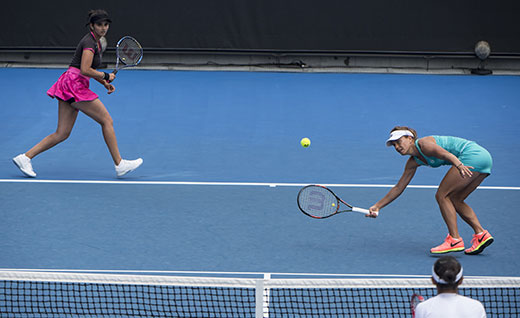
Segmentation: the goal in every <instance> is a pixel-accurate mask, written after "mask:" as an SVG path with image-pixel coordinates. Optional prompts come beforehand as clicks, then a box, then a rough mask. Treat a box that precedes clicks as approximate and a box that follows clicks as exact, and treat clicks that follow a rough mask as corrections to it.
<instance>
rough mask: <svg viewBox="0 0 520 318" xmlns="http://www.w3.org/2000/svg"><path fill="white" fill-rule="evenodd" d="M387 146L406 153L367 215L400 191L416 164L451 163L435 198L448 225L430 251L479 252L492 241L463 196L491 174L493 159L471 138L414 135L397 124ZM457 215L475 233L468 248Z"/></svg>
mask: <svg viewBox="0 0 520 318" xmlns="http://www.w3.org/2000/svg"><path fill="white" fill-rule="evenodd" d="M386 144H387V146H393V147H394V148H395V150H396V151H397V152H398V153H400V154H401V155H402V156H410V158H409V159H408V161H407V162H406V165H405V169H404V172H403V175H402V176H401V178H400V179H399V182H397V184H396V185H395V186H394V187H393V188H392V189H391V190H390V191H389V192H388V193H387V194H386V195H385V196H384V197H383V198H382V199H381V200H379V201H378V202H377V203H376V204H374V205H373V206H372V207H371V208H370V212H372V213H371V214H369V215H368V216H369V217H377V214H376V213H375V212H379V210H380V209H382V208H383V207H385V206H387V205H388V204H390V203H391V202H392V201H394V200H395V199H397V197H399V196H400V195H401V193H403V191H404V189H405V188H406V187H407V186H408V184H409V183H410V181H411V180H412V178H413V176H414V175H415V171H416V170H417V168H418V167H419V166H430V167H434V168H436V167H439V166H442V165H451V168H450V169H449V170H448V172H447V173H446V175H445V176H444V179H443V180H442V181H441V184H440V185H439V188H438V190H437V193H436V194H435V198H436V200H437V203H438V204H439V208H440V210H441V214H442V217H443V218H444V221H445V222H446V225H447V227H448V232H449V234H448V236H447V237H446V240H445V241H444V243H442V244H441V245H439V246H436V247H433V248H432V249H431V250H430V252H431V253H433V254H441V253H448V252H460V251H464V252H465V253H466V254H479V253H481V252H482V251H483V250H484V249H485V248H486V247H487V246H489V245H490V244H491V243H493V237H492V236H491V234H489V232H488V231H487V230H485V229H484V228H483V227H482V226H481V224H480V222H479V220H478V218H477V215H476V214H475V212H474V211H473V209H472V208H471V207H470V206H469V205H468V204H467V203H466V202H465V200H466V198H467V197H468V196H469V195H470V194H471V193H472V192H473V191H474V190H475V189H476V188H477V187H478V186H479V185H480V184H481V183H482V181H484V179H485V178H486V177H487V176H489V175H490V174H491V167H492V165H493V161H492V158H491V155H490V154H489V152H488V151H487V150H486V149H484V148H483V147H482V146H480V145H478V144H477V143H475V142H473V141H469V140H466V139H463V138H458V137H450V136H428V137H423V138H417V132H416V131H415V130H414V129H412V128H409V127H400V126H397V127H395V128H393V129H392V131H391V132H390V138H388V140H387V142H386ZM457 214H459V215H460V217H461V218H462V219H463V220H464V221H465V222H466V223H468V224H469V225H470V226H471V228H472V229H473V231H474V232H475V234H474V235H473V239H472V241H471V247H469V248H468V249H465V247H464V241H463V240H462V238H461V237H460V235H459V231H458V227H457Z"/></svg>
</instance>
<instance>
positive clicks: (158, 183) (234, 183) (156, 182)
mask: <svg viewBox="0 0 520 318" xmlns="http://www.w3.org/2000/svg"><path fill="white" fill-rule="evenodd" d="M0 183H69V184H125V185H199V186H200V185H202V186H264V187H304V186H306V185H309V184H313V183H275V182H194V181H193V182H192V181H122V180H43V179H0ZM316 184H321V185H323V186H326V187H343V188H391V187H393V186H394V185H393V184H355V183H353V184H342V183H330V184H328V183H316ZM408 188H415V189H437V188H438V186H436V185H408ZM478 189H482V190H520V187H497V186H480V187H478Z"/></svg>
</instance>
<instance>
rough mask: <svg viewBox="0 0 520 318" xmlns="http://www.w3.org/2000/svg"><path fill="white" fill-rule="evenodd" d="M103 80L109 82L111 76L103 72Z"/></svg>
mask: <svg viewBox="0 0 520 318" xmlns="http://www.w3.org/2000/svg"><path fill="white" fill-rule="evenodd" d="M103 79H104V80H105V81H107V82H108V80H109V79H110V74H108V73H107V72H103Z"/></svg>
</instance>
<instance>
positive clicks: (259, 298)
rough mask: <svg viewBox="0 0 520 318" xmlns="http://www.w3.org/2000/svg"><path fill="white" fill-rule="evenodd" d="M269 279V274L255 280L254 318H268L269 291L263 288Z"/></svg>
mask: <svg viewBox="0 0 520 318" xmlns="http://www.w3.org/2000/svg"><path fill="white" fill-rule="evenodd" d="M269 279H271V274H267V273H266V274H264V278H263V279H257V280H256V287H255V298H256V299H255V317H256V318H269V306H268V305H269V290H268V289H265V288H264V283H265V281H267V280H269Z"/></svg>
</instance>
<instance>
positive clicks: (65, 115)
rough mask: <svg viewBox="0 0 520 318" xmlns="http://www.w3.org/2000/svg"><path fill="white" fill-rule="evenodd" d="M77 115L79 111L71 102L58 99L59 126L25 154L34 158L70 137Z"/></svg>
mask: <svg viewBox="0 0 520 318" xmlns="http://www.w3.org/2000/svg"><path fill="white" fill-rule="evenodd" d="M77 117H78V111H77V110H76V109H75V108H74V107H72V106H71V104H69V103H67V102H65V101H62V100H58V127H57V128H56V131H55V132H54V133H52V134H50V135H48V136H47V137H45V138H43V139H42V141H40V142H39V143H38V144H36V145H35V146H34V147H32V148H31V149H30V150H29V151H27V152H26V153H25V155H26V156H27V157H28V158H29V159H32V158H34V157H35V156H37V155H38V154H40V153H42V152H44V151H46V150H49V149H50V148H52V147H54V146H56V145H57V144H59V143H60V142H62V141H64V140H65V139H67V138H69V136H70V132H71V131H72V128H73V127H74V123H75V122H76V118H77Z"/></svg>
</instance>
